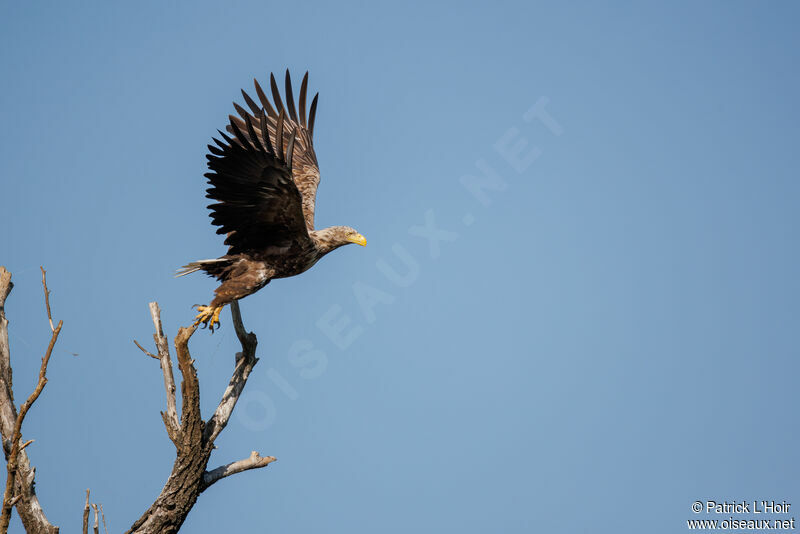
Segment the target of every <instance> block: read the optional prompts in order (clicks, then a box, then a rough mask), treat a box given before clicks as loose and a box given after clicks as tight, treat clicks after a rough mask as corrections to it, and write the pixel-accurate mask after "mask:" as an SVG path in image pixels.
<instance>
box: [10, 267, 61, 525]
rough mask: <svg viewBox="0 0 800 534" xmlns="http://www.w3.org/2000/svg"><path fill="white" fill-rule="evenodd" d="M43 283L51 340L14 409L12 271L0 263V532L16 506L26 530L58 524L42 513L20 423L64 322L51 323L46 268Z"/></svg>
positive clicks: (40, 387) (43, 377)
mask: <svg viewBox="0 0 800 534" xmlns="http://www.w3.org/2000/svg"><path fill="white" fill-rule="evenodd" d="M42 286H43V287H44V298H45V307H46V309H47V319H48V321H49V322H50V330H51V332H52V335H51V338H50V343H49V345H48V346H47V352H45V355H44V357H43V358H42V365H41V368H40V369H39V381H38V382H37V384H36V388H35V389H34V391H33V393H31V395H30V396H29V397H28V399H27V400H26V401H25V402H24V403H23V404H22V406H21V407H20V409H19V411H17V407H16V404H15V403H14V390H13V387H12V373H11V351H10V349H9V344H8V319H6V313H5V303H6V298H8V295H9V293H11V289H12V288H13V287H14V284H12V283H11V273H10V272H8V271H7V270H6V269H5V267H2V266H0V432H1V433H2V437H3V452H4V454H5V457H6V468H7V471H8V474H7V476H6V487H5V492H4V494H3V511H2V515H0V533H2V534H5V533H6V532H7V531H8V524H9V521H10V519H11V508H12V507H14V506H16V509H17V513H18V514H19V517H20V519H21V520H22V524H23V526H24V527H25V530H26V531H27V532H29V533H34V534H57V533H58V527H56V526H54V525H52V524H51V523H50V521H48V519H47V516H45V514H44V510H43V509H42V506H41V505H40V504H39V499H38V498H37V497H36V492H35V490H34V485H33V478H34V474H35V469H34V468H33V467H31V463H30V459H29V458H28V454H27V452H26V451H25V448H26V447H27V446H28V445H30V444H31V443H32V440H30V441H26V442H23V441H22V423H23V421H24V420H25V416H26V415H27V413H28V410H30V408H31V406H33V403H34V402H36V399H38V398H39V395H40V394H41V393H42V390H43V389H44V386H45V384H47V377H46V373H47V364H48V363H49V361H50V355H51V354H52V353H53V347H54V346H55V344H56V341H57V340H58V335H59V333H60V332H61V327H62V325H63V322H62V321H59V322H58V326H53V316H52V314H51V313H50V292H49V291H48V290H47V280H46V278H45V271H44V269H42Z"/></svg>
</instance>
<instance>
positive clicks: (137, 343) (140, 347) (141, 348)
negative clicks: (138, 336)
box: [133, 339, 160, 360]
mask: <svg viewBox="0 0 800 534" xmlns="http://www.w3.org/2000/svg"><path fill="white" fill-rule="evenodd" d="M133 343H134V344H135V345H136V346H137V347H139V350H140V351H142V352H144V353H145V354H147V355H148V356H150V357H151V358H155V359H156V360H159V359H160V358H159V357H158V356H156V355H155V354H153V353H152V352H150V351H148V350H147V349H146V348H144V347H143V346H141V345H139V342H138V341H136V340H135V339H134V340H133Z"/></svg>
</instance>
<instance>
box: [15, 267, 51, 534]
mask: <svg viewBox="0 0 800 534" xmlns="http://www.w3.org/2000/svg"><path fill="white" fill-rule="evenodd" d="M3 270H4V271H5V269H3ZM8 280H9V281H10V276H9V277H8ZM42 286H43V287H44V294H45V305H46V308H47V318H48V320H49V321H50V325H51V328H52V324H53V319H52V315H51V313H50V299H49V297H48V295H49V291H48V289H47V280H46V277H45V270H44V269H42ZM0 292H1V291H0ZM5 295H6V296H7V295H8V292H5ZM3 301H5V296H4V297H3ZM3 319H5V313H4V312H3ZM7 324H8V323H7V321H6V325H7ZM63 325H64V322H63V321H59V322H58V326H57V327H55V328H53V329H52V332H53V334H52V336H51V337H50V344H49V345H48V346H47V351H46V352H45V355H44V357H43V358H42V365H41V367H40V368H39V381H38V382H37V384H36V388H35V389H34V390H33V393H31V394H30V396H29V397H28V399H27V400H26V401H25V402H24V403H23V404H22V406H21V407H20V409H19V413H18V414H17V418H16V421H15V422H14V430H13V432H12V434H11V452H10V453H9V454H8V458H7V464H6V469H7V471H8V475H7V478H6V488H5V492H4V493H3V511H2V514H0V533H5V532H8V524H9V521H10V520H11V507H12V506H13V504H12V502H11V500H12V498H13V497H14V495H13V494H14V490H15V485H16V483H17V480H16V479H17V469H18V466H19V463H18V461H19V455H20V451H21V450H23V449H24V447H27V445H30V443H27V444H25V445H24V446H23V445H22V443H21V441H22V423H23V422H24V421H25V416H26V415H27V414H28V410H30V408H31V406H33V403H34V402H36V399H38V398H39V395H41V393H42V390H43V389H44V386H45V385H46V384H47V376H46V375H47V364H48V363H49V362H50V356H51V355H52V354H53V348H54V347H55V345H56V341H58V335H59V334H60V333H61V327H62V326H63ZM10 368H11V364H10V360H9V364H8V369H9V370H10ZM8 389H9V390H10V389H11V387H10V384H9V387H8ZM11 402H12V405H13V400H12V401H11ZM26 460H27V457H26ZM18 501H19V499H17V500H15V501H14V502H15V503H16V502H18Z"/></svg>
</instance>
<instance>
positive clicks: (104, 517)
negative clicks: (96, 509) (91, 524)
mask: <svg viewBox="0 0 800 534" xmlns="http://www.w3.org/2000/svg"><path fill="white" fill-rule="evenodd" d="M100 517H101V518H103V530H104V531H105V533H106V534H108V525H106V513H105V512H104V511H103V505H102V504H101V505H100Z"/></svg>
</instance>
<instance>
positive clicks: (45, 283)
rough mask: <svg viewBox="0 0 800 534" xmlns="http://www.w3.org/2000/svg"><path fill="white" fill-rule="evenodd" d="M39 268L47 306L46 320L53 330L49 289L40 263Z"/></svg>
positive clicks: (52, 330) (53, 330)
mask: <svg viewBox="0 0 800 534" xmlns="http://www.w3.org/2000/svg"><path fill="white" fill-rule="evenodd" d="M39 269H40V270H41V271H42V287H43V288H44V306H45V308H47V320H48V321H49V322H50V331H51V332H55V328H54V327H53V314H52V313H50V291H49V290H48V289H47V280H46V278H45V277H46V274H47V273H45V270H44V267H42V266H41V265H40V266H39Z"/></svg>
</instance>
